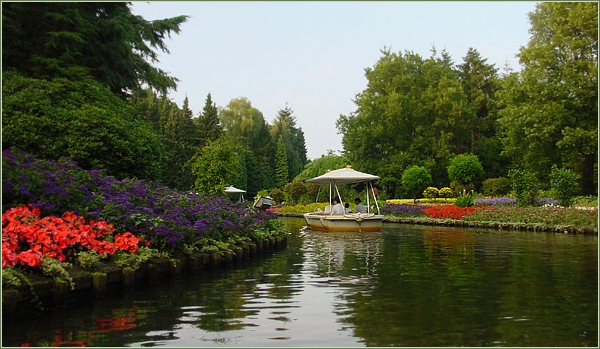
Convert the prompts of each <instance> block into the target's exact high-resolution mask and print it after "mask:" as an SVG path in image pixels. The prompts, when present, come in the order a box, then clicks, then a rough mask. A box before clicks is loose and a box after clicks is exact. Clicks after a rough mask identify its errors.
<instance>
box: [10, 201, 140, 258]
mask: <svg viewBox="0 0 600 349" xmlns="http://www.w3.org/2000/svg"><path fill="white" fill-rule="evenodd" d="M39 215H40V210H39V209H38V208H33V207H32V206H31V205H28V206H19V207H14V208H11V209H9V210H8V211H6V212H5V213H4V214H2V267H3V268H4V267H14V266H15V265H17V264H22V265H28V266H31V267H35V266H39V265H40V258H41V257H43V256H47V257H50V258H55V259H57V260H58V261H60V262H64V261H66V260H67V258H68V256H70V255H71V254H72V251H71V249H72V248H74V247H76V246H81V247H83V248H85V249H88V250H96V251H97V252H98V253H100V254H104V253H106V254H108V255H112V254H114V253H115V251H116V250H117V249H118V250H123V251H129V252H131V253H135V252H137V250H138V246H139V242H140V241H141V239H139V238H137V237H136V236H134V235H133V234H131V233H130V232H126V233H124V234H120V235H116V236H115V237H114V240H115V243H112V242H110V241H108V240H105V238H107V237H111V236H112V235H113V233H114V227H113V225H112V224H109V223H107V222H104V221H90V222H89V224H86V222H85V219H84V218H83V217H81V216H77V215H76V214H74V213H73V212H65V213H63V215H62V217H44V218H40V217H39Z"/></svg>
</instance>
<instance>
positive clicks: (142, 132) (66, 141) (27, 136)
mask: <svg viewBox="0 0 600 349" xmlns="http://www.w3.org/2000/svg"><path fill="white" fill-rule="evenodd" d="M2 147H3V148H5V149H6V148H11V147H15V148H18V149H21V150H23V151H26V152H28V153H30V154H32V155H34V156H36V157H38V158H40V159H46V160H56V159H59V158H60V157H61V156H69V157H72V158H73V159H74V160H75V161H77V162H78V164H79V165H80V166H81V167H82V168H84V169H87V170H91V169H103V168H106V169H107V170H108V173H109V174H110V175H113V176H115V177H117V178H121V179H123V178H133V177H137V178H140V179H148V180H155V181H159V182H160V180H161V178H162V173H161V160H162V159H163V158H164V156H165V152H164V146H163V144H162V142H161V140H160V137H159V136H158V135H157V134H156V133H155V132H154V131H153V129H152V127H151V126H150V124H149V123H147V122H146V121H144V120H142V119H139V118H137V117H136V115H135V113H134V110H133V108H131V107H130V106H128V105H127V103H126V102H125V101H123V100H122V99H120V98H118V97H117V96H116V95H114V94H113V93H111V92H110V91H109V90H108V88H106V87H105V86H103V85H102V84H100V83H98V82H96V81H94V80H84V81H70V80H67V79H64V78H55V79H52V80H49V81H46V80H40V79H34V78H27V77H24V76H22V75H20V74H18V73H16V72H4V74H3V75H2Z"/></svg>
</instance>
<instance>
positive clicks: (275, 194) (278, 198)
mask: <svg viewBox="0 0 600 349" xmlns="http://www.w3.org/2000/svg"><path fill="white" fill-rule="evenodd" d="M269 196H270V197H271V199H273V201H275V203H277V204H280V203H282V202H283V201H284V200H285V193H284V192H283V190H281V189H278V188H275V189H272V190H271V191H270V192H269Z"/></svg>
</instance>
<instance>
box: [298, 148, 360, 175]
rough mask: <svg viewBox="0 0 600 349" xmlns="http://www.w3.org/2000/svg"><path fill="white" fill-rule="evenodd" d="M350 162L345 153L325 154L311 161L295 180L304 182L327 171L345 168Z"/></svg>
mask: <svg viewBox="0 0 600 349" xmlns="http://www.w3.org/2000/svg"><path fill="white" fill-rule="evenodd" d="M349 164H350V163H349V162H348V158H347V157H346V156H344V155H333V154H331V155H323V156H321V157H320V158H318V159H315V160H313V161H311V162H309V163H308V164H307V165H306V166H305V167H304V170H302V172H300V173H299V174H298V175H297V176H296V178H294V180H293V181H294V182H304V181H306V180H308V179H311V178H315V177H318V176H320V175H323V174H325V173H326V172H327V171H332V170H337V169H340V168H344V167H346V166H347V165H349Z"/></svg>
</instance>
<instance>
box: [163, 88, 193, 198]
mask: <svg viewBox="0 0 600 349" xmlns="http://www.w3.org/2000/svg"><path fill="white" fill-rule="evenodd" d="M192 115H193V113H192V111H191V110H190V108H189V101H188V98H187V97H186V98H185V100H184V101H183V106H182V108H181V109H179V108H178V107H177V106H175V107H174V108H172V109H171V112H170V113H169V117H168V119H167V121H166V123H165V125H164V129H163V143H164V145H165V149H166V152H167V158H166V159H165V161H164V162H163V163H164V166H165V171H164V173H165V175H164V180H163V181H164V184H165V185H167V186H168V187H170V188H173V189H178V190H188V189H190V188H191V186H192V185H193V183H194V176H193V175H192V172H191V171H190V168H189V167H188V162H189V161H190V159H191V158H192V156H194V154H195V153H196V151H197V150H198V149H199V147H197V146H196V143H197V142H196V140H197V133H196V128H195V125H194V122H193V120H192Z"/></svg>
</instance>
